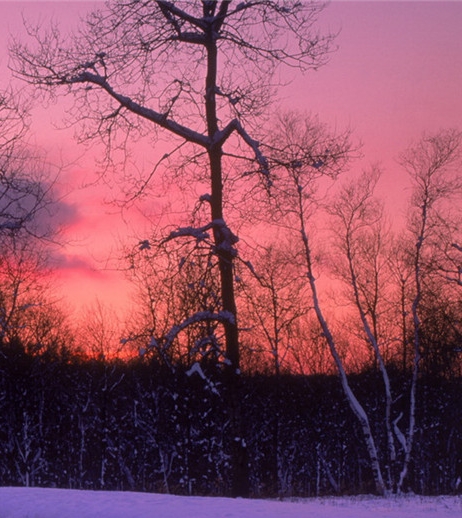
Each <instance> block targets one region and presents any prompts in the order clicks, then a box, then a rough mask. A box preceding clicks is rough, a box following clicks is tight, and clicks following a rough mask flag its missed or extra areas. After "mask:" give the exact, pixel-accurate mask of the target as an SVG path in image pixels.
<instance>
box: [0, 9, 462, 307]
mask: <svg viewBox="0 0 462 518" xmlns="http://www.w3.org/2000/svg"><path fill="white" fill-rule="evenodd" d="M95 4H96V3H95V2H93V3H87V2H70V1H66V2H63V1H54V2H41V1H35V2H21V1H13V2H1V1H0V45H1V49H2V52H1V54H0V86H1V87H2V88H4V87H6V85H7V84H8V82H9V80H10V73H9V71H8V68H7V65H8V56H7V43H8V38H9V36H8V34H10V33H11V34H13V35H14V36H15V37H18V36H21V34H23V33H24V29H23V25H22V16H25V17H26V18H30V19H31V20H37V19H38V18H39V19H40V20H42V21H43V23H44V25H46V21H47V20H48V19H50V17H53V19H54V20H55V21H56V22H58V23H59V24H61V25H62V27H63V29H64V28H66V29H67V28H69V27H71V26H73V25H75V22H76V20H78V17H79V15H83V14H84V13H85V12H86V11H87V10H89V9H91V8H92V7H93V6H94V5H95ZM319 27H320V28H321V29H322V28H326V29H329V30H331V31H333V32H337V31H340V32H339V36H338V38H337V40H336V42H337V45H338V47H339V48H338V50H337V51H336V52H335V53H334V54H333V55H332V56H331V59H330V63H329V64H328V65H327V66H325V67H323V68H322V69H320V70H319V71H317V72H310V73H309V74H308V75H307V76H305V77H300V76H298V77H295V78H294V81H293V82H292V84H291V85H290V86H289V87H286V88H284V90H282V91H281V103H283V104H284V105H285V106H288V107H293V108H302V109H306V110H308V111H311V112H313V113H317V114H319V117H320V119H321V120H323V121H325V122H326V123H328V124H330V125H332V126H333V127H336V128H338V129H342V128H344V127H346V126H349V127H351V128H352V129H353V131H354V135H355V137H356V138H358V139H360V140H361V141H362V142H363V144H364V147H363V153H364V159H363V160H362V162H361V163H358V168H361V167H365V166H366V165H367V164H369V163H375V162H380V163H381V164H382V167H383V168H384V171H385V172H384V176H383V178H382V180H381V184H380V189H381V191H380V194H381V195H382V196H383V197H384V198H385V199H386V201H387V204H388V208H389V209H393V210H394V211H395V212H396V213H397V215H398V216H399V214H401V213H402V211H403V209H404V203H403V200H404V199H405V194H406V193H405V188H406V182H405V179H404V178H403V173H402V171H401V170H400V168H399V166H398V165H397V163H396V157H397V155H398V153H399V152H400V151H402V150H403V149H404V148H406V147H407V146H408V145H409V144H410V142H411V141H413V140H417V139H419V138H420V136H421V135H422V133H423V132H433V131H436V130H439V129H442V128H449V127H459V128H461V127H462V32H461V27H462V2H457V1H454V2H446V1H437V2H419V1H407V2H399V1H385V2H378V1H363V2H351V1H340V0H339V1H334V2H332V3H331V4H330V5H329V6H328V8H327V9H326V10H325V11H324V13H323V15H322V17H321V19H320V22H319ZM64 107H65V102H64V99H58V101H57V103H56V104H55V105H52V106H48V107H46V109H44V108H43V107H41V106H39V105H38V104H37V107H36V109H34V110H33V113H32V116H33V124H32V128H31V134H30V140H31V142H33V143H34V144H36V145H37V146H39V147H40V148H41V149H43V150H44V151H45V152H46V155H47V159H48V161H49V162H50V163H53V164H57V165H59V166H60V169H61V173H60V176H59V180H58V182H59V190H60V193H61V195H62V196H63V198H62V201H61V204H62V211H61V212H60V216H59V217H60V219H61V220H62V221H63V222H64V223H65V224H66V235H65V237H66V240H67V242H68V244H66V245H65V246H63V247H62V248H59V249H56V251H55V252H54V265H55V268H56V273H57V275H58V277H59V280H60V286H61V288H60V290H61V291H62V293H63V294H64V296H65V298H66V300H68V302H69V304H70V305H71V306H73V307H76V308H77V309H78V308H79V307H81V306H82V305H90V304H91V303H92V302H93V301H94V300H95V298H96V297H98V298H99V299H101V300H102V301H104V302H107V303H109V304H111V305H113V306H114V307H115V308H120V307H123V306H124V305H125V304H127V301H128V300H129V296H128V294H127V284H126V283H125V282H124V281H123V274H122V273H120V272H117V271H115V269H114V268H115V266H116V261H115V259H116V258H117V257H118V255H119V253H120V252H119V247H120V244H121V243H122V242H124V243H126V244H127V243H128V245H130V243H132V244H133V246H136V244H137V242H138V240H139V238H140V237H141V236H143V235H144V234H145V233H148V229H149V225H150V218H149V217H146V215H145V214H142V213H141V212H140V211H137V210H132V211H126V212H125V213H124V214H121V213H120V211H118V209H117V208H116V207H114V206H113V205H110V204H108V203H106V202H108V201H110V200H111V199H112V198H113V197H114V196H113V195H114V194H115V193H114V191H115V189H113V190H111V185H104V184H99V185H89V186H87V187H85V188H84V186H85V185H86V184H89V183H92V182H93V180H94V170H95V158H97V157H98V148H97V147H94V148H91V149H89V150H87V149H85V148H83V147H81V146H78V145H77V144H76V142H75V141H74V140H73V139H72V134H73V130H58V129H56V125H59V124H60V121H61V119H62V115H63V111H64ZM149 210H150V212H151V216H152V213H153V212H155V203H154V202H153V204H151V205H150V209H149ZM146 237H147V236H146Z"/></svg>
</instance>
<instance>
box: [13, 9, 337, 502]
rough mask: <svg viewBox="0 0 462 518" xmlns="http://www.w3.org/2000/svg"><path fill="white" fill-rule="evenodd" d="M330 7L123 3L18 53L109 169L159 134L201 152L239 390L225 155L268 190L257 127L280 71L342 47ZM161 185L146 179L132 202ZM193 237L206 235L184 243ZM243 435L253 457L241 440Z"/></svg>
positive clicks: (23, 73)
mask: <svg viewBox="0 0 462 518" xmlns="http://www.w3.org/2000/svg"><path fill="white" fill-rule="evenodd" d="M323 7H324V5H323V4H321V3H317V2H309V3H305V2H296V1H286V2H283V3H279V2H273V1H270V0H263V1H261V0H248V1H244V2H239V3H238V2H236V3H234V2H231V1H228V0H222V1H217V0H202V1H199V0H197V1H194V2H189V1H178V2H169V1H164V0H162V1H161V0H156V1H146V0H128V1H121V0H116V1H114V2H110V3H108V4H107V5H106V8H105V9H102V10H97V11H95V12H93V13H92V14H90V15H89V17H88V18H87V19H86V20H85V22H84V23H83V25H82V28H81V30H80V32H79V33H77V34H76V35H74V36H71V37H68V38H65V37H62V36H61V35H60V32H59V29H58V28H57V27H55V26H54V27H51V28H50V29H49V30H47V31H44V30H42V28H41V27H33V26H31V25H28V31H29V35H30V36H31V38H32V42H31V43H30V44H22V43H20V42H15V43H13V45H12V47H11V52H12V59H13V65H12V66H13V69H14V70H15V74H16V75H17V76H19V77H21V78H23V79H25V80H26V81H28V82H29V83H30V84H32V85H34V86H35V87H36V88H38V89H40V90H41V91H42V92H44V93H45V94H47V95H51V96H55V95H58V94H69V95H72V96H73V98H74V106H73V110H71V114H70V117H71V120H72V121H79V122H80V123H81V124H80V129H81V132H80V138H81V139H82V140H88V139H90V140H92V139H94V138H97V137H101V138H102V139H103V140H104V141H105V142H106V143H107V145H108V147H107V150H108V151H107V158H108V159H109V160H111V159H112V156H113V155H112V153H113V152H114V151H115V150H116V149H120V147H124V146H125V144H126V142H127V141H128V140H129V138H130V137H139V136H143V135H149V136H150V137H151V138H153V140H154V142H155V141H156V139H157V137H158V135H159V136H160V135H161V132H165V133H166V134H167V135H170V136H171V138H172V140H173V145H172V150H171V152H173V150H174V149H176V148H183V147H184V144H185V143H187V144H189V146H188V148H189V150H188V152H187V155H188V164H190V165H191V166H192V165H193V164H197V165H198V166H199V167H198V169H199V177H200V178H202V179H203V180H205V182H206V184H207V188H208V189H209V190H208V192H206V193H204V195H203V196H202V197H201V199H202V200H203V201H204V203H206V204H207V205H208V207H209V218H210V219H209V222H208V223H207V224H206V225H207V230H208V231H209V232H210V234H211V236H212V240H213V247H214V251H215V254H216V257H217V261H218V267H219V277H220V296H221V306H222V308H221V311H220V313H219V314H218V315H217V318H218V320H219V323H220V324H221V325H222V326H223V327H224V333H225V343H226V356H227V373H228V378H229V383H230V384H231V385H232V384H233V383H234V381H233V379H234V378H235V377H236V375H237V373H238V371H239V334H238V329H239V327H238V321H237V307H236V296H235V286H234V260H235V257H236V255H237V248H236V244H237V241H238V238H237V236H236V235H235V234H234V233H233V232H232V231H231V229H230V227H229V226H228V224H227V221H228V220H229V215H227V214H225V211H224V208H225V206H224V202H225V199H229V198H232V197H233V196H234V197H235V196H236V194H237V193H236V192H235V191H233V192H228V191H227V190H226V186H225V180H226V178H229V177H232V175H233V174H234V172H233V171H231V170H229V169H226V161H225V156H226V155H228V154H229V153H233V155H239V156H241V157H243V158H244V159H245V160H246V162H247V164H251V163H253V164H254V165H250V166H249V167H247V171H248V172H249V171H250V173H253V174H255V175H256V176H259V177H261V178H262V179H263V182H264V183H267V182H268V164H267V161H266V160H265V158H264V156H263V155H262V152H261V150H260V148H259V145H258V142H257V141H256V140H255V137H252V135H251V129H252V124H255V123H256V122H257V121H258V117H259V116H261V114H262V111H263V110H264V108H265V107H266V106H267V105H268V104H269V103H270V102H271V100H272V98H273V95H274V88H273V86H275V82H274V79H273V78H274V77H275V75H274V73H275V72H276V70H278V68H279V67H280V65H285V66H289V67H293V68H295V69H298V70H300V69H301V70H308V69H312V68H316V67H318V66H320V65H322V64H323V63H324V62H325V61H326V56H327V53H328V51H329V49H330V45H331V42H332V37H331V36H330V35H328V36H326V37H323V36H320V35H319V34H317V33H316V31H315V30H314V28H313V24H314V22H315V21H316V20H317V18H318V15H319V14H320V12H321V11H322V9H323ZM236 143H237V144H238V146H237V148H236V147H234V151H233V147H232V144H236ZM171 152H170V151H169V152H167V153H166V155H164V156H165V157H166V159H167V158H168V157H169V156H170V153H171ZM160 162H162V159H161V161H160ZM154 170H155V168H154ZM204 171H206V172H204ZM151 177H152V174H151V175H150V174H146V176H145V177H143V178H142V180H141V182H140V183H139V184H138V185H137V186H136V188H135V192H134V193H132V194H133V195H136V193H137V192H140V191H142V190H143V189H144V188H145V187H146V185H147V184H148V183H149V181H150V180H151ZM234 179H236V178H234ZM191 234H194V235H197V229H196V230H194V232H191V231H190V229H188V231H185V230H184V229H183V231H181V232H179V233H178V234H176V235H175V237H180V238H181V237H184V236H185V235H187V236H191ZM210 317H211V316H210V315H209V318H210ZM235 404H236V405H237V402H236V403H235ZM231 406H232V405H231ZM232 434H233V435H234V436H235V438H236V441H237V442H238V443H239V444H240V450H243V449H244V447H243V441H242V438H241V437H240V435H239V433H238V432H236V433H233V432H232ZM238 450H239V448H238ZM241 453H242V451H241ZM240 455H241V454H236V455H235V458H234V461H233V464H234V466H238V465H241V473H239V472H236V473H235V476H234V477H233V480H234V483H233V484H234V488H233V490H232V493H233V494H235V495H237V494H245V493H246V491H247V488H248V484H247V483H246V481H245V476H244V475H243V470H244V467H243V464H245V462H246V461H245V459H244V457H242V455H241V457H240ZM237 457H240V460H238V459H237ZM238 471H239V470H238ZM244 471H245V470H244ZM239 480H240V483H238V481H239ZM236 484H238V485H236ZM239 484H240V485H239Z"/></svg>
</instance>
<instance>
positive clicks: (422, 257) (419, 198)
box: [398, 130, 462, 490]
mask: <svg viewBox="0 0 462 518" xmlns="http://www.w3.org/2000/svg"><path fill="white" fill-rule="evenodd" d="M461 150H462V133H460V132H459V131H456V130H444V131H441V132H439V133H436V134H435V135H430V136H424V137H422V139H421V140H420V141H419V142H418V143H417V144H415V145H413V146H411V147H409V148H408V149H407V150H406V151H405V152H404V153H403V154H402V155H401V157H400V163H401V165H402V166H403V167H404V169H405V170H406V171H407V173H408V175H409V177H410V179H411V182H412V185H413V195H412V200H411V206H410V213H409V232H410V234H411V235H412V237H413V239H414V242H415V248H414V252H413V261H412V263H413V278H414V297H413V300H412V308H411V311H412V320H413V326H414V356H413V367H412V382H411V389H410V412H409V414H410V415H409V427H408V433H407V435H406V437H405V438H404V437H401V442H402V445H403V448H404V463H403V468H402V470H401V474H400V478H399V482H398V490H401V489H402V487H403V484H404V482H405V480H406V477H407V474H408V469H409V463H410V461H411V456H412V450H413V445H414V435H415V426H416V425H415V419H416V393H417V383H418V375H419V364H420V359H421V333H422V323H421V317H420V311H421V304H422V296H423V292H424V282H425V277H426V275H428V271H429V270H428V269H427V271H426V266H428V265H429V264H431V257H432V252H433V250H434V248H433V247H432V242H433V243H434V242H435V240H436V241H437V240H438V236H439V230H440V229H441V226H442V225H446V224H447V222H448V220H447V217H448V212H447V209H448V204H449V203H450V202H451V201H453V200H454V199H457V198H459V199H460V195H461V193H462V176H461V169H460V167H461V165H462V164H461ZM430 271H431V270H430Z"/></svg>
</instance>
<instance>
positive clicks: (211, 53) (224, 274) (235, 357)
mask: <svg viewBox="0 0 462 518" xmlns="http://www.w3.org/2000/svg"><path fill="white" fill-rule="evenodd" d="M206 48H207V77H206V85H205V107H206V117H207V132H208V136H209V138H210V139H211V141H212V142H213V141H214V139H213V137H214V136H215V135H216V134H217V133H218V131H219V128H218V119H217V108H216V91H217V68H218V65H217V46H216V42H215V40H214V38H213V34H211V35H210V39H209V43H208V45H207V47H206ZM222 156H223V150H222V145H221V144H215V145H212V146H211V147H210V149H209V150H208V157H209V165H210V180H211V190H212V192H211V216H212V222H215V224H214V225H213V238H214V245H215V250H216V253H217V256H218V268H219V271H220V290H221V302H222V310H223V311H224V312H225V313H226V314H227V315H229V318H226V319H225V321H224V324H223V325H224V331H225V340H226V359H227V363H226V365H225V379H226V389H225V395H226V399H227V401H226V403H227V405H226V406H227V408H228V410H229V414H230V422H229V426H230V430H229V437H228V439H229V444H230V449H231V451H230V455H231V477H232V480H231V495H232V496H233V497H247V496H249V473H248V455H247V449H246V443H245V440H244V438H243V433H242V431H243V426H242V424H243V423H242V412H241V403H240V400H239V393H240V390H239V388H240V370H239V369H240V354H239V333H238V326H237V307H236V297H235V292H234V271H233V270H234V264H233V261H234V255H235V251H234V248H233V244H234V239H233V238H234V236H233V235H232V233H231V231H230V230H229V229H228V227H227V225H226V223H225V220H224V216H223V170H222Z"/></svg>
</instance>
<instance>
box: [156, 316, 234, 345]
mask: <svg viewBox="0 0 462 518" xmlns="http://www.w3.org/2000/svg"><path fill="white" fill-rule="evenodd" d="M201 322H219V323H221V324H224V323H231V324H234V323H235V318H234V315H233V314H232V313H230V312H229V311H218V312H217V313H213V312H211V311H198V312H197V313H194V314H193V315H191V316H190V317H188V318H187V319H186V320H183V322H181V323H180V324H177V325H175V326H173V327H172V328H171V329H170V331H169V332H168V333H167V334H166V335H165V336H164V337H163V338H162V339H159V340H157V339H156V338H155V337H152V338H151V341H150V343H149V346H148V348H149V349H152V348H160V349H162V351H166V350H167V349H168V348H169V347H170V346H171V345H172V343H173V341H174V340H175V338H176V337H177V336H178V335H179V334H180V333H181V332H182V331H184V330H185V329H187V328H188V327H189V326H191V325H193V324H198V323H201Z"/></svg>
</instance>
